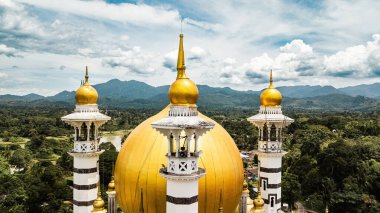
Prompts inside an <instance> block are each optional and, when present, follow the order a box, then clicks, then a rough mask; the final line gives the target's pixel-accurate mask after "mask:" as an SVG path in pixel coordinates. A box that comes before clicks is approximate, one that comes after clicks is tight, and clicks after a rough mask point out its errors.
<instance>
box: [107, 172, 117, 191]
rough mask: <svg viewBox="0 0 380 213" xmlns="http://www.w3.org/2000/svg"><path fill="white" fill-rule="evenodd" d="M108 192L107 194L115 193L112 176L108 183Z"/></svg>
mask: <svg viewBox="0 0 380 213" xmlns="http://www.w3.org/2000/svg"><path fill="white" fill-rule="evenodd" d="M108 191H109V192H112V191H115V178H114V176H113V175H112V177H111V181H110V183H109V184H108Z"/></svg>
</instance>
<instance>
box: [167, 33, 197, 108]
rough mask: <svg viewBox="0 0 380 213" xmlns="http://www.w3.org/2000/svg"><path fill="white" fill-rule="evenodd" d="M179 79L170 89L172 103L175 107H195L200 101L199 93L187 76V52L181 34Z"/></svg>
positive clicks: (178, 64) (178, 62) (178, 65)
mask: <svg viewBox="0 0 380 213" xmlns="http://www.w3.org/2000/svg"><path fill="white" fill-rule="evenodd" d="M179 37H180V39H179V50H178V61H177V72H178V73H177V79H176V81H174V82H173V83H172V85H171V86H170V89H169V99H170V103H171V104H173V105H195V104H196V103H197V100H198V96H199V92H198V87H197V85H195V83H194V82H193V81H192V80H190V79H189V78H188V77H187V76H186V72H185V71H186V66H185V52H184V50H183V34H180V36H179Z"/></svg>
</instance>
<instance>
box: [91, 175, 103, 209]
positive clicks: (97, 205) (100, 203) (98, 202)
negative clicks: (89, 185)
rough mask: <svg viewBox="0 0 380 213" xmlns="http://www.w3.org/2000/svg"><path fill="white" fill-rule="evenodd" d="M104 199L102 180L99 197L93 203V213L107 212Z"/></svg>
mask: <svg viewBox="0 0 380 213" xmlns="http://www.w3.org/2000/svg"><path fill="white" fill-rule="evenodd" d="M104 204H105V203H104V200H103V198H102V193H101V191H100V181H98V197H97V198H96V200H95V201H94V203H93V207H94V209H93V210H92V212H93V213H100V212H102V213H103V212H106V211H105V209H104Z"/></svg>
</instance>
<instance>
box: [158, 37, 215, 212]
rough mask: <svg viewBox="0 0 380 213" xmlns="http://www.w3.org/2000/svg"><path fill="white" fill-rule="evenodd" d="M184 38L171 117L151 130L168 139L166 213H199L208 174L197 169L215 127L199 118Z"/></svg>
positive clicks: (172, 89)
mask: <svg viewBox="0 0 380 213" xmlns="http://www.w3.org/2000/svg"><path fill="white" fill-rule="evenodd" d="M185 70H186V67H185V56H184V51H183V34H181V35H180V43H179V51H178V63H177V71H178V73H177V79H176V81H175V82H174V83H173V84H172V85H171V86H170V89H169V99H170V110H169V115H168V116H167V117H165V118H163V119H161V120H158V121H156V122H154V123H152V127H153V128H155V129H156V130H157V131H159V132H160V133H162V134H163V135H165V136H166V137H167V140H168V152H167V154H166V157H167V160H168V162H167V167H163V168H161V169H160V174H161V175H162V176H163V177H164V178H165V179H166V180H167V182H166V184H167V188H166V189H167V190H166V212H168V213H195V212H198V180H199V179H200V178H201V177H202V176H204V175H205V174H206V171H205V169H203V168H198V160H199V157H200V156H201V155H202V151H201V150H199V142H200V140H201V136H202V135H203V134H204V133H205V132H207V131H208V130H210V129H211V128H213V127H214V124H213V123H211V122H208V121H206V120H204V119H202V118H201V117H199V116H198V110H197V106H196V103H197V100H198V96H199V92H198V88H197V86H196V85H195V84H194V82H192V81H191V80H190V79H189V78H188V77H187V76H186V73H185Z"/></svg>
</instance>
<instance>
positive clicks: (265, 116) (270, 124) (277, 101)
mask: <svg viewBox="0 0 380 213" xmlns="http://www.w3.org/2000/svg"><path fill="white" fill-rule="evenodd" d="M272 83H273V82H272V71H271V72H270V85H269V87H268V88H267V89H265V90H264V91H263V92H262V93H261V96H260V102H261V106H260V110H259V114H257V115H254V116H252V117H250V118H248V121H250V122H251V123H252V124H254V125H255V126H257V127H258V129H259V141H258V150H257V154H258V157H259V165H260V168H259V177H260V179H259V181H260V185H261V195H262V197H263V199H264V202H265V206H264V212H266V213H274V212H279V211H280V209H281V170H282V156H283V155H285V154H286V152H285V151H283V150H282V130H283V128H285V127H286V126H287V125H289V124H290V123H292V122H294V120H293V119H291V118H289V117H286V116H285V115H283V114H282V111H281V102H282V95H281V93H280V92H279V91H278V90H277V89H276V88H275V87H274V86H273V84H272Z"/></svg>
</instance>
